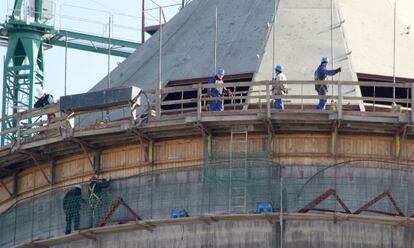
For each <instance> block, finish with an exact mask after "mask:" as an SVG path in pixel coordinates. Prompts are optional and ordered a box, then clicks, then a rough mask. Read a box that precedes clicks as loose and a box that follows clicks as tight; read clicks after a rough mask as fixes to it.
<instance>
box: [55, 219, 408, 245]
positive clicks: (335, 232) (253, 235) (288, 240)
mask: <svg viewBox="0 0 414 248" xmlns="http://www.w3.org/2000/svg"><path fill="white" fill-rule="evenodd" d="M413 231H414V229H413V228H408V227H393V226H383V225H376V224H364V223H353V222H352V223H351V222H339V223H333V222H318V221H312V222H309V221H287V222H285V223H284V232H283V236H282V237H283V247H286V248H313V247H315V248H332V247H338V248H339V247H340V248H356V247H361V248H379V247H382V248H389V247H393V248H410V247H413V242H414V235H413ZM280 243H281V242H280V227H279V223H274V224H270V223H269V222H265V221H262V222H260V221H251V222H235V221H234V222H218V223H212V224H211V225H207V224H191V225H179V226H169V227H160V228H157V229H156V230H155V231H154V232H148V231H132V232H125V233H119V234H108V235H100V236H98V238H97V241H78V242H73V243H71V244H69V245H61V246H56V247H59V248H79V247H85V248H96V247H124V248H130V247H131V248H132V247H142V248H178V247H180V248H183V247H188V248H190V247H191V248H204V247H220V248H224V247H225V248H236V247H239V248H241V247H249V248H250V247H251V248H255V247H261V248H270V247H281V245H280Z"/></svg>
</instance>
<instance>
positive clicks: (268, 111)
mask: <svg viewBox="0 0 414 248" xmlns="http://www.w3.org/2000/svg"><path fill="white" fill-rule="evenodd" d="M266 113H267V114H266V116H267V119H270V117H271V109H270V87H269V81H266Z"/></svg>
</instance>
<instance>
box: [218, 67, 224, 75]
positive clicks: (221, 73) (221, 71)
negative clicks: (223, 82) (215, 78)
mask: <svg viewBox="0 0 414 248" xmlns="http://www.w3.org/2000/svg"><path fill="white" fill-rule="evenodd" d="M224 73H225V71H224V68H222V67H219V68H217V75H224Z"/></svg>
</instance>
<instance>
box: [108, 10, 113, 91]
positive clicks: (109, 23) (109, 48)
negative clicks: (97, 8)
mask: <svg viewBox="0 0 414 248" xmlns="http://www.w3.org/2000/svg"><path fill="white" fill-rule="evenodd" d="M111 36H112V16H111V15H109V20H108V77H107V79H108V87H107V88H108V89H109V88H111Z"/></svg>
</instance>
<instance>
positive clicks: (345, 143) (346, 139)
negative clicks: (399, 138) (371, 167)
mask: <svg viewBox="0 0 414 248" xmlns="http://www.w3.org/2000/svg"><path fill="white" fill-rule="evenodd" d="M393 146H394V139H393V137H381V136H362V135H361V136H359V135H352V136H339V138H338V154H339V155H340V156H343V157H354V158H376V159H392V158H393V151H394V148H393Z"/></svg>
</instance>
